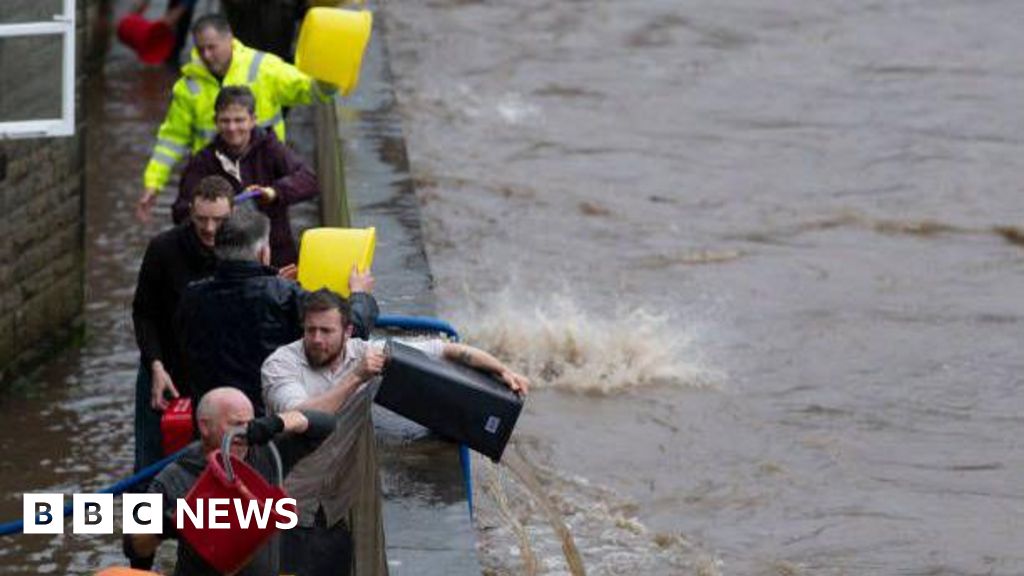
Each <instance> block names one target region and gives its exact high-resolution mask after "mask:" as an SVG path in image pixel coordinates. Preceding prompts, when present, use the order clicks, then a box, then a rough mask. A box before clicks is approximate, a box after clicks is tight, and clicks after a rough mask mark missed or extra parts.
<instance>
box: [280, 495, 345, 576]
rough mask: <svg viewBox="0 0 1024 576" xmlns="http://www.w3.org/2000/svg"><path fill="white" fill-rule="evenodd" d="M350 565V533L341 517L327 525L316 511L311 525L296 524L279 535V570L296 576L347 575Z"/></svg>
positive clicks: (321, 515)
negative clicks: (332, 524)
mask: <svg viewBox="0 0 1024 576" xmlns="http://www.w3.org/2000/svg"><path fill="white" fill-rule="evenodd" d="M351 568H352V533H351V532H349V529H348V526H347V525H346V524H345V521H344V520H342V521H341V522H338V523H337V524H335V525H334V526H331V527H329V528H328V527H327V519H326V518H325V517H324V513H323V510H322V509H321V510H318V511H317V515H316V523H315V525H314V526H313V527H312V528H303V527H302V526H296V527H295V528H292V529H291V530H285V531H283V533H282V534H281V573H282V574H294V575H295V576H348V574H349V573H350V571H351Z"/></svg>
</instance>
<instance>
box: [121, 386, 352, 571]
mask: <svg viewBox="0 0 1024 576" xmlns="http://www.w3.org/2000/svg"><path fill="white" fill-rule="evenodd" d="M253 415H254V411H253V406H252V402H250V401H249V398H248V397H246V395H245V394H244V393H242V392H241V391H240V390H238V389H237V388H228V387H224V388H215V389H213V390H210V391H209V392H207V393H206V394H205V395H204V396H203V398H202V400H200V401H199V406H197V407H196V420H197V423H198V425H199V440H198V441H196V442H193V443H192V444H190V445H189V446H188V447H187V448H186V449H185V452H184V453H183V454H182V456H181V457H180V458H178V460H177V461H175V462H173V463H171V464H170V465H168V466H167V467H166V468H164V469H163V471H161V472H160V473H159V474H158V475H157V476H156V478H154V479H153V481H152V482H151V483H150V485H149V492H151V493H157V494H162V495H163V498H164V533H163V534H159V535H157V534H134V535H131V536H130V537H129V538H128V539H127V540H126V541H125V553H126V555H127V556H128V557H129V559H130V560H131V561H132V567H133V568H147V569H148V568H149V567H151V566H152V564H153V556H154V554H155V553H156V550H157V548H158V547H159V546H160V543H161V542H162V541H163V540H165V539H168V538H177V532H176V530H175V526H176V522H175V519H174V512H175V509H176V501H177V499H178V498H184V497H185V495H186V494H188V492H189V490H191V489H192V486H193V485H194V484H195V483H196V480H198V479H199V476H200V475H201V474H202V473H203V471H204V470H205V469H206V461H207V460H206V458H207V456H208V455H209V454H210V453H211V452H213V451H214V450H217V449H219V448H220V446H221V442H222V441H223V439H224V436H225V434H227V433H228V432H229V431H232V430H236V431H238V435H236V436H235V437H234V438H233V440H232V443H231V454H232V455H233V456H235V457H236V458H239V459H241V460H243V461H244V462H246V463H247V464H249V466H251V467H252V468H253V469H255V470H256V471H257V472H259V473H260V474H261V475H262V476H263V477H264V478H266V479H267V480H268V481H270V482H275V481H276V476H277V471H276V469H275V466H276V465H275V464H274V460H273V455H272V453H271V451H270V449H269V448H268V447H267V446H266V445H267V443H268V442H270V441H273V442H274V444H275V445H276V446H277V448H278V451H279V452H280V454H281V463H282V466H283V467H284V470H282V471H281V472H282V475H285V474H287V473H288V470H290V469H291V467H292V466H293V465H294V464H295V463H296V462H297V461H298V460H299V459H300V458H302V456H305V455H306V454H308V453H310V452H312V451H313V450H314V449H315V448H316V447H317V446H318V445H319V444H320V442H321V441H323V439H324V438H326V437H327V436H329V435H330V434H331V432H332V431H333V430H334V425H335V419H334V418H333V417H332V416H331V415H329V414H325V413H323V412H316V411H313V410H302V411H299V410H292V411H289V412H283V413H281V414H277V415H276V416H265V417H263V418H254V417H253ZM275 546H277V539H273V540H271V541H270V543H269V544H267V545H266V546H264V547H263V548H261V549H260V550H259V551H257V552H256V554H255V555H254V556H253V558H252V560H251V561H250V562H249V564H248V565H247V566H246V567H245V568H243V569H242V570H241V571H240V572H237V573H236V574H238V575H239V576H257V575H258V576H271V575H274V576H276V575H277V574H278V566H277V558H278V556H279V555H278V554H277V553H276V551H275V550H274V549H273V548H274V547H275ZM174 574H175V575H176V576H204V575H207V574H209V575H216V574H219V572H217V571H216V570H214V569H213V568H211V567H210V566H209V565H207V564H206V563H205V562H204V561H203V560H202V558H200V557H199V555H198V554H197V553H196V552H195V551H194V550H193V549H192V548H191V547H190V546H189V545H188V544H187V543H186V542H184V541H179V543H178V561H177V564H176V565H175V569H174Z"/></svg>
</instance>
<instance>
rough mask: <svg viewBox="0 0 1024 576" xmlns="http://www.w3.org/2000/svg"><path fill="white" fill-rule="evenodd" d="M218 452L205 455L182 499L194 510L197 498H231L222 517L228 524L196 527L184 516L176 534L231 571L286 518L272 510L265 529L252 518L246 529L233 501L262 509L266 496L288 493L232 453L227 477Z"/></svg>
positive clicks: (213, 563)
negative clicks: (200, 471) (199, 473)
mask: <svg viewBox="0 0 1024 576" xmlns="http://www.w3.org/2000/svg"><path fill="white" fill-rule="evenodd" d="M220 455H221V451H220V450H215V451H213V452H212V453H210V455H209V456H207V465H206V470H204V471H203V474H202V476H200V477H199V480H197V481H196V483H195V485H194V486H193V487H192V489H191V490H189V492H188V494H187V495H186V496H185V501H186V502H187V503H188V505H189V508H190V509H192V510H195V509H196V501H197V500H198V499H200V498H202V499H203V501H204V502H207V501H208V500H209V499H210V498H229V499H231V500H232V503H231V505H230V506H229V508H228V511H229V513H228V515H227V516H226V518H225V520H226V522H227V523H228V524H230V525H231V527H230V528H224V529H221V528H217V529H210V528H209V527H208V526H204V527H203V528H202V529H199V528H196V527H195V526H194V525H193V524H192V523H191V521H190V520H189V519H187V518H186V519H185V521H184V522H183V524H182V529H181V530H180V531H179V533H180V535H181V537H182V538H184V539H185V541H186V542H188V544H189V546H191V547H192V548H193V549H194V550H195V551H196V553H198V554H199V556H201V557H202V558H203V560H205V561H206V563H207V564H209V565H210V566H212V567H213V568H215V569H216V570H217V571H218V572H221V573H223V574H234V573H235V572H236V571H238V570H240V569H242V568H243V567H244V566H245V565H246V564H248V563H249V559H250V558H252V555H253V554H255V553H256V551H257V550H259V549H260V547H261V546H263V545H264V544H266V543H267V541H268V540H270V537H271V536H273V535H274V532H275V531H276V530H277V528H276V523H277V522H284V521H286V520H287V519H286V518H285V517H284V516H282V515H281V514H278V513H277V512H276V510H272V511H271V512H270V519H269V520H268V521H267V526H266V528H263V529H261V528H259V527H258V526H256V525H255V522H254V521H253V522H252V523H251V524H250V525H249V527H248V528H246V529H242V528H241V527H240V526H239V521H238V517H237V515H236V514H235V509H234V502H233V500H234V499H235V498H238V499H240V500H242V503H243V507H244V508H247V507H248V502H249V501H250V500H256V501H257V502H259V506H260V509H261V510H262V507H263V506H265V505H266V504H264V502H265V501H266V500H267V499H272V500H273V501H275V502H276V501H277V500H280V499H281V498H287V497H288V495H287V494H286V493H285V491H284V490H283V489H282V488H281V487H280V486H273V485H271V484H270V483H269V482H267V481H266V480H264V479H263V476H260V474H259V473H258V472H256V471H255V470H253V469H252V468H250V467H249V465H248V464H246V463H245V462H242V461H241V460H239V459H238V458H235V457H234V456H231V464H230V467H231V470H232V472H233V475H234V478H231V479H229V476H228V473H227V472H226V471H225V467H224V466H223V465H222V459H221V457H220ZM205 509H206V508H205V507H204V510H205ZM204 516H205V514H204Z"/></svg>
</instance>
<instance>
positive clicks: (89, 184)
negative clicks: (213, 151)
mask: <svg viewBox="0 0 1024 576" xmlns="http://www.w3.org/2000/svg"><path fill="white" fill-rule="evenodd" d="M174 79H175V76H174V75H173V74H172V73H170V72H168V71H166V70H165V69H163V68H161V67H155V68H144V67H142V66H141V65H140V64H138V62H137V61H136V60H135V59H134V58H133V57H132V56H131V55H130V54H128V53H127V52H126V49H125V48H123V47H121V46H114V47H113V49H112V51H111V54H110V56H109V58H107V60H106V62H105V63H104V66H103V67H102V70H101V71H99V72H98V73H96V74H94V75H91V76H90V77H89V79H88V81H87V83H86V86H85V92H84V94H83V102H84V103H85V104H84V105H85V111H84V112H85V114H86V118H87V119H88V121H89V123H88V128H87V152H86V154H87V160H88V162H87V163H88V165H87V171H86V203H85V204H86V262H87V266H86V273H85V281H86V309H85V322H86V328H85V334H86V336H85V340H84V342H83V344H82V346H81V348H79V349H77V350H69V351H67V352H65V353H64V354H62V355H61V356H59V357H58V358H56V359H55V360H53V361H52V362H49V363H48V364H47V365H46V366H45V367H43V368H42V369H41V370H38V371H37V372H35V373H32V374H27V375H24V376H23V377H22V378H21V380H20V381H19V382H16V384H15V387H14V389H13V390H12V391H9V392H7V393H5V394H4V396H3V397H0V418H2V420H3V422H4V428H5V432H4V434H3V435H2V436H0V453H2V454H4V458H3V461H2V462H0V471H2V473H0V490H2V494H3V497H2V500H0V517H2V519H3V521H7V520H18V519H21V495H22V493H24V492H60V493H63V494H65V495H70V494H71V493H74V492H91V491H95V490H99V489H101V488H103V487H106V486H109V485H111V484H113V483H114V482H116V481H118V480H120V479H121V478H123V477H125V476H127V475H129V474H130V473H131V470H132V459H133V453H134V452H133V437H132V418H133V416H132V415H133V414H134V390H135V374H136V370H137V368H138V358H139V355H138V349H137V348H136V346H135V339H134V336H133V332H132V319H131V300H132V295H133V293H134V290H135V280H136V275H137V273H138V266H139V264H140V263H141V260H142V252H143V250H144V249H145V246H146V242H147V240H148V239H149V237H150V236H152V235H154V234H156V233H157V232H158V231H159V230H161V229H162V228H164V227H166V225H167V223H169V222H170V209H169V206H170V202H171V201H172V200H173V194H171V193H167V194H164V195H163V197H161V201H160V204H159V206H158V208H157V209H156V210H155V217H154V221H153V222H152V223H151V224H150V225H148V226H141V225H139V224H137V223H136V221H135V219H134V217H133V208H134V203H135V199H136V198H138V196H139V194H140V193H141V188H140V187H141V174H142V169H143V167H144V165H145V162H146V160H147V158H148V156H149V152H150V149H151V146H152V143H153V138H154V136H155V133H156V126H157V125H158V124H159V123H160V120H161V119H162V118H163V115H164V113H165V112H166V106H167V102H168V96H167V94H169V93H170V87H171V84H172V83H173V82H174ZM66 501H67V502H68V503H70V496H67V499H66ZM65 530H66V531H68V532H69V531H70V523H69V524H68V525H67V526H66V528H65ZM55 539H56V542H57V545H54V542H55ZM124 562H125V560H124V556H123V555H122V554H121V541H120V536H83V535H74V536H72V535H70V534H66V535H65V536H63V537H53V536H24V535H19V536H14V537H6V538H2V539H0V574H5V575H6V574H11V575H14V574H19V575H20V574H25V575H28V574H60V575H63V574H86V573H92V572H93V571H95V570H97V569H99V568H102V567H103V566H109V565H117V564H122V565H123V564H124Z"/></svg>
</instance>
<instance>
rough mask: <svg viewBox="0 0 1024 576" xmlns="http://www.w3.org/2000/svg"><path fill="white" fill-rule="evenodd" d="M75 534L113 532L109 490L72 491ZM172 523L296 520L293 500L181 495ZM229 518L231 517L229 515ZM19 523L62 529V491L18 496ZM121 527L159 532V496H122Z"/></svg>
mask: <svg viewBox="0 0 1024 576" xmlns="http://www.w3.org/2000/svg"><path fill="white" fill-rule="evenodd" d="M71 502H72V503H71V518H72V522H71V531H72V533H73V534H113V533H114V516H115V514H116V510H115V508H114V495H113V494H74V495H73V496H72V501H71ZM174 512H175V514H174V519H175V524H176V526H175V527H176V528H177V529H178V530H181V529H183V528H184V526H185V522H186V521H187V522H188V523H189V524H191V525H192V526H194V527H195V528H198V529H204V528H206V529H212V530H220V529H224V530H226V529H230V528H234V527H236V526H237V527H238V528H242V529H248V528H250V527H252V528H259V529H260V530H265V529H266V528H267V525H268V524H270V523H271V519H272V518H273V517H275V516H276V517H277V520H274V522H273V524H274V527H275V528H277V529H279V530H289V529H291V528H294V527H295V526H296V525H298V523H299V517H298V514H297V512H296V502H295V499H294V498H281V499H280V500H271V499H266V500H263V501H257V500H243V499H240V498H209V499H203V498H198V499H196V501H195V503H192V504H190V503H189V502H188V501H187V500H185V499H184V498H179V499H178V500H177V502H176V503H175V511H174ZM232 516H233V518H232ZM22 521H23V524H24V527H23V532H24V533H25V534H63V533H64V495H63V494H25V495H24V497H23V499H22ZM121 531H122V533H124V534H163V532H164V499H163V496H161V495H160V494H124V495H123V496H122V497H121Z"/></svg>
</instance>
